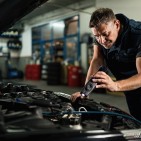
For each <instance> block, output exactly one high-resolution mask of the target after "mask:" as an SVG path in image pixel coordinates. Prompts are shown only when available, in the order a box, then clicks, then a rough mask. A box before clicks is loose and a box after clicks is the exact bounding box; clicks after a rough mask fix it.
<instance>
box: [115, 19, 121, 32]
mask: <svg viewBox="0 0 141 141" xmlns="http://www.w3.org/2000/svg"><path fill="white" fill-rule="evenodd" d="M114 23H115V25H116V27H117V29H118V30H119V29H120V25H121V23H120V21H119V20H117V19H116V20H115V21H114Z"/></svg>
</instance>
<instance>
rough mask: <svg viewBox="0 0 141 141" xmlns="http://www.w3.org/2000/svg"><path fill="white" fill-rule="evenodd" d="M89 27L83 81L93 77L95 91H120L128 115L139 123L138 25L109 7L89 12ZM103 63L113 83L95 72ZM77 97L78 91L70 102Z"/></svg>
mask: <svg viewBox="0 0 141 141" xmlns="http://www.w3.org/2000/svg"><path fill="white" fill-rule="evenodd" d="M89 27H90V28H91V31H92V33H93V35H94V47H93V58H92V60H91V63H90V66H89V69H88V72H87V77H86V82H87V81H88V80H89V79H90V77H92V76H94V77H95V79H93V82H94V83H95V82H96V83H98V84H97V85H96V88H105V89H107V90H109V91H111V92H118V91H123V92H124V93H125V97H126V101H127V104H128V108H129V111H130V114H131V115H132V116H134V117H135V118H136V119H138V120H140V121H141V22H137V21H134V20H132V19H129V18H127V17H126V16H125V15H123V14H114V13H113V11H112V10H111V9H109V8H99V9H97V10H96V11H94V12H93V13H92V15H91V19H90V22H89ZM105 63H106V65H107V66H108V68H109V70H110V71H111V72H112V74H113V75H114V76H115V77H116V81H113V80H112V79H111V77H110V76H109V75H108V74H106V73H105V72H102V71H99V72H97V70H98V68H99V67H100V66H101V65H104V64H105ZM96 72H97V73H96ZM95 73H96V74H95ZM86 82H85V83H86ZM77 97H80V92H76V93H74V94H72V96H71V98H72V101H75V100H76V98H77Z"/></svg>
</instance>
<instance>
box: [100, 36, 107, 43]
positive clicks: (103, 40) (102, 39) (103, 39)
mask: <svg viewBox="0 0 141 141" xmlns="http://www.w3.org/2000/svg"><path fill="white" fill-rule="evenodd" d="M105 42H106V38H105V36H101V43H103V44H104V43H105Z"/></svg>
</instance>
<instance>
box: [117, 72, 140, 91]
mask: <svg viewBox="0 0 141 141" xmlns="http://www.w3.org/2000/svg"><path fill="white" fill-rule="evenodd" d="M115 83H116V85H117V90H116V91H129V90H134V89H137V88H140V87H141V74H137V75H134V76H132V77H130V78H128V79H124V80H119V81H116V82H115Z"/></svg>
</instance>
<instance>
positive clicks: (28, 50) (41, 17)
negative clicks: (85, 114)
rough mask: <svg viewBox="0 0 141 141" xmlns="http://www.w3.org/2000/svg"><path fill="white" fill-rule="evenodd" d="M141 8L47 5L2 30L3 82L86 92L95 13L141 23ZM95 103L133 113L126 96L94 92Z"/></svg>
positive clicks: (69, 0)
mask: <svg viewBox="0 0 141 141" xmlns="http://www.w3.org/2000/svg"><path fill="white" fill-rule="evenodd" d="M2 2H3V1H2V0H0V4H1V3H2ZM139 3H141V2H140V0H134V1H132V0H128V4H127V1H125V0H119V1H116V0H47V1H46V2H45V3H43V4H41V5H40V6H38V7H37V8H35V9H34V10H31V11H30V12H29V13H28V14H25V16H23V17H22V18H19V19H18V20H16V21H13V23H12V26H10V23H8V24H9V28H8V29H7V27H5V29H3V30H1V35H0V66H1V68H0V81H1V82H2V83H3V82H4V83H14V84H27V85H29V86H32V87H34V88H37V89H42V90H47V91H54V92H63V93H66V94H69V95H71V94H73V93H75V92H78V91H81V90H82V88H83V86H84V83H85V77H86V74H87V70H88V67H89V64H90V61H91V58H92V55H93V48H92V47H93V36H92V34H91V31H90V29H89V26H88V24H89V19H90V16H91V13H92V12H93V11H94V10H95V9H96V8H99V7H109V8H112V9H113V11H114V12H115V13H123V14H125V15H127V16H128V17H130V18H133V19H136V20H141V17H140V15H139V14H137V13H140V6H139V5H140V4H139ZM132 9H134V11H133V10H132ZM111 75H112V74H111ZM113 79H114V77H113ZM90 98H92V99H94V100H95V101H98V102H105V103H108V104H110V105H113V106H116V107H118V108H120V109H122V110H124V111H126V112H128V107H127V105H126V101H125V98H124V95H123V93H122V92H121V93H111V92H108V91H106V90H103V89H100V90H97V91H96V90H95V91H93V92H92V93H91V95H90Z"/></svg>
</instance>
